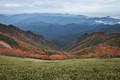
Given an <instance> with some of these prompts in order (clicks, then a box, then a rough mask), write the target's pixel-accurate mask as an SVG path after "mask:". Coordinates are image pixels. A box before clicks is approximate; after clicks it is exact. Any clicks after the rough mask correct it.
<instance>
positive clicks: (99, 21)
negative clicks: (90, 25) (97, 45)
mask: <svg viewBox="0 0 120 80" xmlns="http://www.w3.org/2000/svg"><path fill="white" fill-rule="evenodd" d="M95 22H97V23H103V24H107V23H105V22H103V21H101V20H95Z"/></svg>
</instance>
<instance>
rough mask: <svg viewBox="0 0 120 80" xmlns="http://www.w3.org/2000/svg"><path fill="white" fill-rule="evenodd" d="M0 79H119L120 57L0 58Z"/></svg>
mask: <svg viewBox="0 0 120 80" xmlns="http://www.w3.org/2000/svg"><path fill="white" fill-rule="evenodd" d="M0 80H120V58H115V59H74V60H73V59H71V60H39V59H30V58H16V57H8V56H0Z"/></svg>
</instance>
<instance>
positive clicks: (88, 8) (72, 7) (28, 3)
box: [0, 0, 120, 16]
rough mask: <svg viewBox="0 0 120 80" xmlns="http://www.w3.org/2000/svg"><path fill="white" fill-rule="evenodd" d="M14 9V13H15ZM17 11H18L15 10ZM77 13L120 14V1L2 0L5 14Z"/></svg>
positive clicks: (0, 2) (1, 9)
mask: <svg viewBox="0 0 120 80" xmlns="http://www.w3.org/2000/svg"><path fill="white" fill-rule="evenodd" d="M13 8H14V11H13ZM15 9H16V10H15ZM16 11H17V13H20V12H21V13H37V12H48V13H75V14H87V15H94V14H95V15H97V14H99V15H101V16H102V15H108V16H115V15H116V14H120V0H1V1H0V12H1V13H5V12H9V13H13V14H14V13H16Z"/></svg>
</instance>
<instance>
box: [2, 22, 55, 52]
mask: <svg viewBox="0 0 120 80" xmlns="http://www.w3.org/2000/svg"><path fill="white" fill-rule="evenodd" d="M0 32H1V34H4V35H6V36H9V37H11V38H13V39H14V40H15V41H16V42H18V43H19V44H21V45H20V46H22V47H25V46H26V47H29V49H30V47H33V48H32V49H34V50H35V49H49V50H56V48H55V47H54V46H53V45H52V44H51V43H50V42H48V41H46V40H45V39H44V38H43V37H42V36H41V35H37V34H33V33H32V32H31V31H23V30H20V29H19V28H16V27H15V26H13V25H9V26H6V25H3V24H0ZM22 43H24V46H23V44H22ZM26 44H27V45H26ZM20 46H19V47H20Z"/></svg>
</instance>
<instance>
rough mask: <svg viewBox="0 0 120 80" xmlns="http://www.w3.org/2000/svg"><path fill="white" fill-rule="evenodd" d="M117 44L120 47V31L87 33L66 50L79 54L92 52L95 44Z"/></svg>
mask: <svg viewBox="0 0 120 80" xmlns="http://www.w3.org/2000/svg"><path fill="white" fill-rule="evenodd" d="M101 44H102V45H104V46H117V47H120V33H113V34H105V33H104V32H93V33H90V34H87V33H85V34H84V35H83V36H81V37H80V38H78V39H77V40H76V41H75V42H74V43H72V44H70V45H69V46H67V47H66V48H65V49H64V50H65V51H68V52H72V53H74V54H77V55H81V54H88V53H91V52H92V50H93V49H94V48H95V46H99V45H101Z"/></svg>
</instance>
